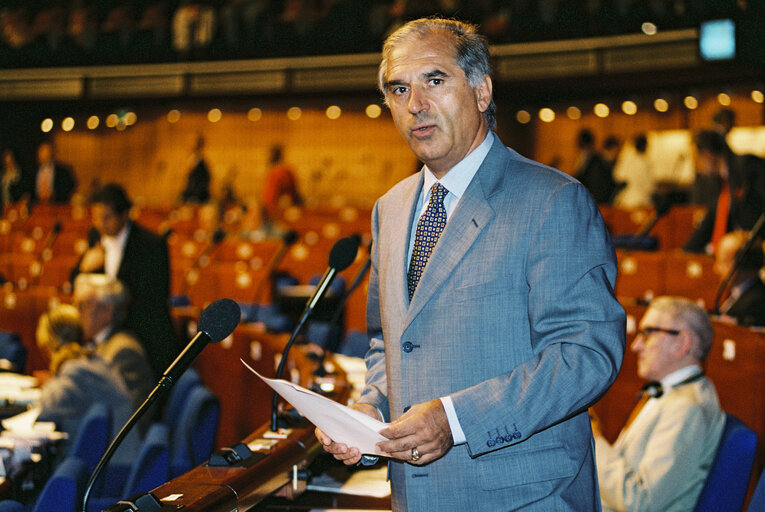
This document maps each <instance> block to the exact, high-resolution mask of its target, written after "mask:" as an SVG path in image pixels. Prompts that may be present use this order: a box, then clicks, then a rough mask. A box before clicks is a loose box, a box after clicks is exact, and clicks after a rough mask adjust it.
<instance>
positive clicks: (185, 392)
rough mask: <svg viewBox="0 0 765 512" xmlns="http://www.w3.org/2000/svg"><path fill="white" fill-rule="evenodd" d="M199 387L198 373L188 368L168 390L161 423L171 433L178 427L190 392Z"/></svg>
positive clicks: (200, 381)
mask: <svg viewBox="0 0 765 512" xmlns="http://www.w3.org/2000/svg"><path fill="white" fill-rule="evenodd" d="M201 385H202V378H201V377H200V376H199V373H198V372H197V371H196V370H195V369H194V368H188V369H187V370H186V371H185V372H184V373H183V374H182V375H181V377H180V378H179V379H178V382H176V383H175V384H174V385H173V387H172V388H170V395H169V397H168V399H167V405H166V407H165V413H164V415H163V416H162V418H163V419H162V422H163V423H164V424H165V425H167V427H168V428H169V429H170V431H171V432H172V431H174V430H175V428H176V427H177V426H178V422H179V421H180V419H181V413H182V412H183V408H184V406H185V404H186V400H188V398H189V396H190V395H191V390H192V389H194V388H195V387H197V386H201Z"/></svg>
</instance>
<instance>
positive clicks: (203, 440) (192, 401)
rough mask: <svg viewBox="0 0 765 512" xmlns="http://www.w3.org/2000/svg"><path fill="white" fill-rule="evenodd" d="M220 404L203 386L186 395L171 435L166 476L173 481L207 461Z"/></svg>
mask: <svg viewBox="0 0 765 512" xmlns="http://www.w3.org/2000/svg"><path fill="white" fill-rule="evenodd" d="M219 418H220V403H219V402H218V398H217V397H216V396H215V395H213V394H212V392H211V391H210V390H209V389H207V388H206V387H204V386H197V387H195V388H194V389H193V390H192V391H191V394H190V395H189V398H188V401H187V402H186V405H185V407H184V410H183V412H182V414H181V418H180V421H179V422H178V426H177V428H176V429H175V431H173V432H171V436H172V440H171V446H170V476H171V478H175V477H177V476H179V475H182V474H183V473H185V472H187V471H189V470H190V469H192V468H193V467H195V466H198V465H199V464H201V463H202V462H204V461H205V460H207V459H209V458H210V454H212V452H213V445H214V443H215V435H216V434H217V432H218V419H219Z"/></svg>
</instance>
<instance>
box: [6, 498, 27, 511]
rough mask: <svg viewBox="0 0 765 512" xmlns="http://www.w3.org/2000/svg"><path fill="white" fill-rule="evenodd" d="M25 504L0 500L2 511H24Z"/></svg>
mask: <svg viewBox="0 0 765 512" xmlns="http://www.w3.org/2000/svg"><path fill="white" fill-rule="evenodd" d="M24 510H25V509H24V505H22V504H21V503H19V502H18V501H13V500H3V501H0V512H24Z"/></svg>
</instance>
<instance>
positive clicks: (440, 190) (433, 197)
mask: <svg viewBox="0 0 765 512" xmlns="http://www.w3.org/2000/svg"><path fill="white" fill-rule="evenodd" d="M448 193H449V191H448V190H446V187H444V186H443V185H441V184H440V183H438V182H436V183H434V184H433V186H432V187H430V202H431V203H436V204H440V203H443V202H444V198H445V197H446V194H448Z"/></svg>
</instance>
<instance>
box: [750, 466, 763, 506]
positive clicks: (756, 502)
mask: <svg viewBox="0 0 765 512" xmlns="http://www.w3.org/2000/svg"><path fill="white" fill-rule="evenodd" d="M762 510H765V471H763V472H762V474H761V475H760V479H759V480H757V487H755V488H754V493H752V499H751V500H749V506H748V507H747V508H746V511H747V512H761V511H762Z"/></svg>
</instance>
